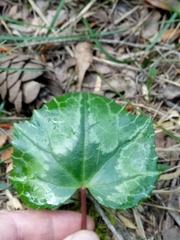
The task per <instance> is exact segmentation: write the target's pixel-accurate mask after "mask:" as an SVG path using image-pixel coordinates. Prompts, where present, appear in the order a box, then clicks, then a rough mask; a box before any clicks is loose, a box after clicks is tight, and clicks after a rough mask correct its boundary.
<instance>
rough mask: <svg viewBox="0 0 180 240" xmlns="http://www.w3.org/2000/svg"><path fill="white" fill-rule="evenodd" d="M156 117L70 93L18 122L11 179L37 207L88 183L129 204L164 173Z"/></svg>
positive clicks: (104, 197) (96, 192)
mask: <svg viewBox="0 0 180 240" xmlns="http://www.w3.org/2000/svg"><path fill="white" fill-rule="evenodd" d="M154 135H155V134H154V131H153V127H152V119H151V118H150V117H142V116H140V115H136V116H134V115H132V114H131V113H130V112H127V111H126V109H125V108H124V107H122V106H120V105H118V104H116V103H115V102H114V101H113V100H110V99H107V98H105V97H102V96H99V95H95V94H92V93H69V94H65V95H62V96H61V97H59V98H55V99H53V100H52V101H51V102H50V103H48V104H47V105H44V107H43V108H42V109H40V110H36V111H34V114H33V117H32V119H31V120H30V121H25V122H24V123H20V124H15V127H14V140H13V145H14V153H13V156H12V157H13V160H14V170H13V173H12V174H11V177H10V178H11V181H12V183H13V184H14V186H15V188H16V189H17V191H18V193H19V196H20V197H21V199H22V200H23V201H24V202H25V203H26V204H27V205H29V206H30V207H33V208H55V207H58V206H59V205H61V204H62V203H64V202H65V201H66V200H67V199H69V198H70V197H71V196H72V195H73V194H74V193H75V192H76V191H77V190H78V189H79V188H81V187H86V188H88V189H89V191H90V193H91V194H92V195H93V196H94V197H95V198H96V199H97V200H98V201H99V202H100V203H101V204H103V205H105V206H107V207H112V208H120V209H126V208H130V207H133V206H135V205H137V204H138V203H139V202H140V201H142V200H143V199H145V198H147V197H148V196H149V194H150V193H151V191H152V190H153V188H154V185H155V183H156V181H157V179H158V177H159V174H160V172H159V171H158V168H157V156H156V153H155V150H154V148H155V145H154Z"/></svg>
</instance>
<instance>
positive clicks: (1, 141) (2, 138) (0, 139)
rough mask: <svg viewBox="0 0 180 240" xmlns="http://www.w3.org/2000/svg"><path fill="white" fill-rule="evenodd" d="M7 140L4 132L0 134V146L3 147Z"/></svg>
mask: <svg viewBox="0 0 180 240" xmlns="http://www.w3.org/2000/svg"><path fill="white" fill-rule="evenodd" d="M7 140H8V136H7V135H6V134H4V135H2V136H0V147H3V146H4V144H5V143H6V141H7Z"/></svg>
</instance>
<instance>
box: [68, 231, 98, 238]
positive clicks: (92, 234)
mask: <svg viewBox="0 0 180 240" xmlns="http://www.w3.org/2000/svg"><path fill="white" fill-rule="evenodd" d="M64 240H99V237H98V236H97V235H96V233H95V232H93V231H87V230H82V231H79V232H77V233H74V234H72V235H71V236H69V237H67V238H65V239H64Z"/></svg>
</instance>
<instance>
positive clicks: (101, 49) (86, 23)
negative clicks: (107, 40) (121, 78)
mask: <svg viewBox="0 0 180 240" xmlns="http://www.w3.org/2000/svg"><path fill="white" fill-rule="evenodd" d="M82 21H83V23H84V25H85V27H86V28H87V29H88V31H89V33H90V34H91V35H94V36H95V34H94V32H93V30H92V28H91V27H90V25H89V24H88V22H87V20H86V19H82ZM93 40H94V42H95V44H96V46H97V47H98V48H99V50H100V51H101V52H102V53H104V54H105V56H106V57H107V58H108V59H109V60H110V61H113V62H116V63H123V64H129V63H131V62H133V61H119V60H117V59H116V58H114V57H112V56H111V55H110V54H109V53H108V52H107V51H106V50H105V49H104V48H103V46H102V44H101V43H100V42H99V40H98V39H97V38H96V37H94V39H93Z"/></svg>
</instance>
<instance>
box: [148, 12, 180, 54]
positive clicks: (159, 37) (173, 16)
mask: <svg viewBox="0 0 180 240" xmlns="http://www.w3.org/2000/svg"><path fill="white" fill-rule="evenodd" d="M177 16H178V14H177V13H176V12H175V13H173V15H172V16H171V18H170V19H169V22H168V23H166V25H165V26H164V28H163V29H162V30H161V31H160V32H159V34H158V35H157V37H156V38H155V39H154V40H153V41H152V43H151V44H150V45H149V46H148V47H147V48H146V50H145V53H147V52H148V51H149V50H151V49H152V48H153V47H154V45H155V44H156V43H157V42H158V41H159V40H160V39H161V37H162V35H163V33H164V32H165V31H166V30H167V29H168V28H169V27H170V25H171V23H172V22H173V21H174V20H175V19H176V17H177Z"/></svg>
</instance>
